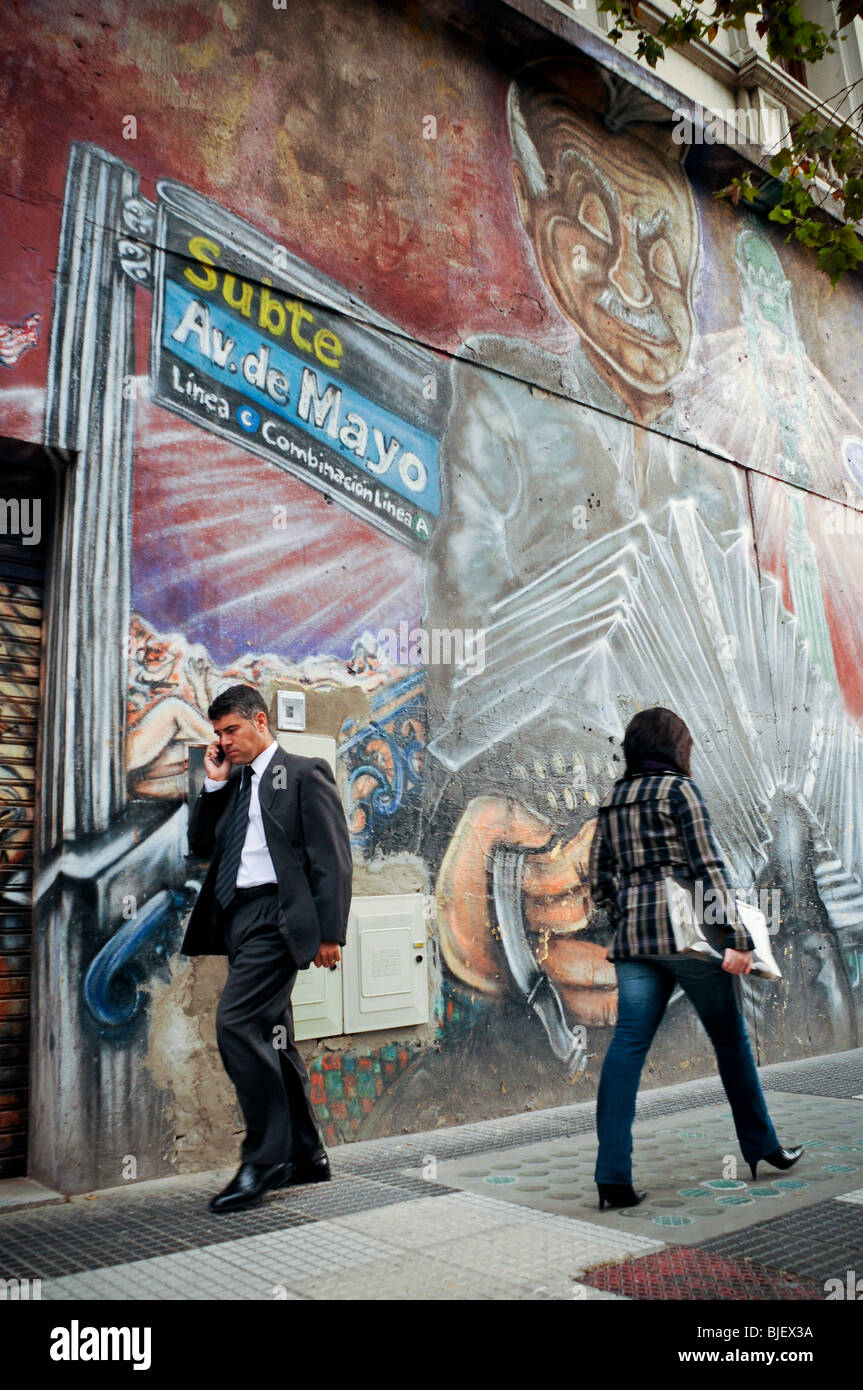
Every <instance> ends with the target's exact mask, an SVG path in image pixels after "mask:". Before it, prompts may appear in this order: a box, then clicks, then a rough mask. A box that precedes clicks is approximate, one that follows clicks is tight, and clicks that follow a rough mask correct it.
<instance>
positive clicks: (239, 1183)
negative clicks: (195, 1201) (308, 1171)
mask: <svg viewBox="0 0 863 1390" xmlns="http://www.w3.org/2000/svg"><path fill="white" fill-rule="evenodd" d="M290 1166H291V1165H290V1164H289V1163H263V1164H261V1163H243V1164H241V1166H240V1168H239V1169H238V1171H237V1172H236V1173H235V1175H234V1176H233V1177H232V1178H231V1181H230V1182H229V1183H228V1186H227V1187H226V1188H225V1189H224V1191H222V1192H220V1193H219V1195H218V1196H217V1197H214V1198H213V1200H212V1201H211V1202H210V1211H218V1212H225V1211H242V1210H243V1208H244V1207H253V1206H255V1205H256V1204H257V1203H258V1202H259V1201H260V1200H261V1198H262V1197H263V1195H264V1193H265V1192H270V1191H271V1190H272V1189H273V1188H275V1187H279V1186H280V1185H281V1182H282V1179H283V1178H284V1176H285V1173H286V1171H287V1170H288V1169H289V1168H290Z"/></svg>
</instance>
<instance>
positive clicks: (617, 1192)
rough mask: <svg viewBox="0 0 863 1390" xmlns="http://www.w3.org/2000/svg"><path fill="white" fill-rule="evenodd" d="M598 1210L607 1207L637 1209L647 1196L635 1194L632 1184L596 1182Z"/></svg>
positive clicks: (642, 1193)
mask: <svg viewBox="0 0 863 1390" xmlns="http://www.w3.org/2000/svg"><path fill="white" fill-rule="evenodd" d="M596 1188H597V1191H598V1193H599V1210H600V1211H604V1210H605V1208H606V1207H607V1206H609V1207H637V1206H638V1204H639V1202H643V1201H644V1199H645V1197H646V1196H647V1193H646V1192H636V1191H635V1189H634V1187H633V1186H632V1183H631V1182H630V1183H626V1182H598V1183H597V1184H596Z"/></svg>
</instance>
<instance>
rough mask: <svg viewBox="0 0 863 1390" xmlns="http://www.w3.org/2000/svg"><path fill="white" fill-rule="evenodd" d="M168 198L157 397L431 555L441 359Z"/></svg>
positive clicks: (162, 236)
mask: <svg viewBox="0 0 863 1390" xmlns="http://www.w3.org/2000/svg"><path fill="white" fill-rule="evenodd" d="M159 192H160V203H159V219H158V228H157V238H156V241H157V247H158V248H159V250H158V252H157V258H156V277H155V312H154V315H153V342H152V379H153V390H154V398H155V399H156V400H157V401H158V403H159V404H160V405H163V406H166V407H167V408H168V409H169V410H173V411H176V412H177V413H178V414H180V415H183V416H185V417H186V418H188V419H191V420H193V421H194V422H195V423H196V424H199V425H202V426H203V427H204V428H205V429H209V430H212V431H214V433H216V434H219V435H221V436H222V437H224V438H227V439H231V440H232V441H233V442H235V443H237V444H240V445H242V447H243V448H245V449H249V450H251V451H252V452H254V453H258V454H262V455H263V456H264V457H266V458H268V459H269V460H271V461H272V462H273V463H275V464H277V465H278V466H279V467H280V468H284V469H286V470H287V471H288V472H290V473H293V474H295V475H296V476H297V477H301V478H303V479H304V481H306V482H308V483H311V484H312V486H314V487H317V488H319V489H320V490H321V491H323V492H325V493H327V494H328V495H329V496H331V497H333V498H334V499H335V500H336V501H338V502H340V503H342V504H343V505H344V506H346V507H347V508H349V510H351V511H354V512H357V513H359V514H360V515H361V516H363V517H365V518H366V519H367V520H369V521H371V522H373V523H374V524H375V525H376V526H378V527H379V528H380V529H382V530H384V531H386V532H387V534H389V535H391V536H395V537H396V538H397V539H399V540H401V541H404V542H405V543H407V544H409V545H413V546H414V547H415V548H417V549H424V548H425V544H426V543H427V541H428V540H429V539H430V537H431V534H432V530H433V527H434V524H435V521H436V519H437V517H438V515H439V512H440V473H439V464H438V450H439V444H440V435H441V433H442V430H443V423H444V419H445V413H444V410H443V407H444V405H445V402H444V401H443V400H442V399H441V396H442V395H443V394H445V391H444V374H443V373H442V372H441V371H440V368H439V367H438V364H437V359H436V358H435V357H434V355H433V354H431V353H428V352H426V351H424V350H423V349H417V346H416V344H412V343H411V344H406V343H405V342H404V340H403V339H402V338H401V336H400V335H399V334H398V330H397V329H395V328H394V326H390V325H388V324H386V323H385V322H384V321H383V320H381V319H380V318H378V317H377V316H375V315H373V314H371V313H370V312H369V311H368V310H367V309H366V307H365V306H363V305H360V304H359V303H358V301H357V300H355V299H351V297H350V296H349V295H348V294H347V292H346V291H345V290H344V289H343V287H342V286H340V285H337V283H336V282H335V281H332V280H330V279H329V278H328V277H326V276H322V275H320V274H319V272H317V271H314V270H313V269H312V268H311V267H309V266H307V265H306V264H305V263H304V262H301V261H299V259H298V258H296V257H294V256H292V255H291V253H289V252H288V251H287V250H286V249H285V248H283V247H280V246H278V245H277V244H276V243H271V242H267V240H266V238H264V237H263V236H262V234H261V233H260V232H259V231H257V229H255V228H253V227H251V226H249V225H248V224H245V223H242V222H241V221H240V220H239V219H238V218H236V217H234V216H233V215H232V214H230V213H228V212H227V210H226V209H223V208H220V207H218V205H217V204H214V203H212V202H210V200H209V199H206V198H203V197H201V196H200V195H198V194H195V193H194V192H192V190H189V189H183V188H182V187H181V186H180V185H176V184H162V185H160V186H159ZM178 195H179V196H178ZM177 203H180V204H181V206H174V205H172V204H177ZM202 214H204V215H203V216H202ZM301 290H302V291H304V292H303V293H301V292H300V291H301ZM360 318H361V319H362V321H359V319H360ZM375 320H377V321H375ZM388 330H389V331H388Z"/></svg>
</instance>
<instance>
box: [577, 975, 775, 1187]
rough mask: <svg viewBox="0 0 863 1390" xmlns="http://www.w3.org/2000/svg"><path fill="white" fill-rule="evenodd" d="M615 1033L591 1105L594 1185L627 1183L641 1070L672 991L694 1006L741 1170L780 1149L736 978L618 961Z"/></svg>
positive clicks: (630, 1173)
mask: <svg viewBox="0 0 863 1390" xmlns="http://www.w3.org/2000/svg"><path fill="white" fill-rule="evenodd" d="M614 967H615V970H616V972H617V989H618V996H617V998H618V1004H617V1027H616V1028H615V1030H614V1037H613V1038H612V1040H611V1045H610V1047H609V1049H608V1051H607V1052H606V1054H605V1060H604V1062H603V1064H602V1075H601V1077H600V1079H599V1092H598V1094H597V1097H596V1131H597V1135H598V1136H599V1153H598V1154H597V1158H596V1170H595V1173H594V1178H595V1181H596V1182H601V1183H631V1182H632V1122H633V1119H634V1118H635V1097H636V1094H637V1092H638V1082H639V1079H640V1077H641V1068H642V1066H643V1065H644V1059H645V1057H646V1056H647V1053H648V1049H649V1048H650V1044H651V1043H652V1042H653V1038H654V1035H655V1033H656V1030H657V1028H658V1027H659V1024H660V1022H661V1020H662V1015H663V1014H664V1012H665V1006H666V1004H667V1003H668V1000H669V998H670V997H671V993H672V991H673V989H674V986H675V984H679V985H680V986H681V988H682V989H683V990H684V991H685V993H686V994H687V996H688V998H689V999H690V1000H691V1001H692V1004H693V1005H694V1007H695V1011H696V1013H697V1014H698V1017H699V1018H700V1019H701V1022H702V1023H703V1024H704V1027H705V1029H706V1031H707V1036H708V1037H709V1038H710V1041H711V1042H712V1043H713V1050H714V1052H715V1053H716V1061H717V1063H718V1066H719V1075H720V1077H721V1078H722V1084H723V1086H724V1087H725V1094H726V1095H727V1097H728V1101H729V1104H730V1106H731V1110H732V1114H733V1115H734V1128H735V1129H736V1130H737V1138H738V1140H739V1141H740V1147H741V1149H742V1151H743V1157H744V1159H745V1160H746V1162H747V1163H754V1162H755V1161H756V1159H759V1158H763V1157H764V1156H765V1155H766V1154H769V1153H772V1152H773V1150H774V1149H777V1148H778V1147H779V1140H778V1138H777V1137H776V1131H775V1129H774V1128H773V1124H772V1122H771V1120H770V1116H769V1115H768V1113H767V1106H766V1104H765V1101H764V1095H763V1092H762V1090H761V1083H760V1081H759V1080H758V1072H757V1071H756V1069H755V1059H754V1057H753V1056H752V1049H751V1047H750V1045H749V1035H748V1033H747V1031H746V1024H745V1023H744V1021H743V1017H742V1015H741V1013H740V1009H739V1008H738V1005H737V995H736V992H735V987H734V977H733V976H732V975H729V973H728V971H727V970H723V969H722V967H721V965H720V964H719V962H718V961H717V962H714V961H711V960H703V961H702V960H696V959H692V960H689V959H687V960H669V961H667V962H666V961H662V962H659V961H656V960H638V959H631V960H618V961H615V962H614Z"/></svg>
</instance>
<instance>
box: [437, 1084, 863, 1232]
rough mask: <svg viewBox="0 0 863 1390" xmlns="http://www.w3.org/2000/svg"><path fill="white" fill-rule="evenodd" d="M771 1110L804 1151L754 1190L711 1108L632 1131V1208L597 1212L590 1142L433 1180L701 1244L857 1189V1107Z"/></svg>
mask: <svg viewBox="0 0 863 1390" xmlns="http://www.w3.org/2000/svg"><path fill="white" fill-rule="evenodd" d="M770 1106H771V1113H772V1115H773V1118H774V1121H775V1123H776V1125H777V1128H778V1130H779V1132H780V1134H782V1135H784V1136H785V1137H786V1139H787V1140H788V1141H790V1140H792V1139H793V1141H794V1142H795V1143H796V1142H800V1143H803V1144H805V1145H807V1150H808V1151H807V1153H806V1154H805V1155H804V1157H803V1158H802V1159H801V1160H800V1162H799V1163H798V1164H797V1165H796V1167H795V1168H794V1169H793V1171H792V1172H788V1173H783V1172H780V1171H777V1170H775V1169H771V1168H768V1167H765V1166H764V1165H762V1166H761V1167H760V1169H759V1176H758V1180H757V1181H756V1182H755V1183H753V1182H752V1181H751V1178H750V1174H749V1169H748V1167H747V1166H746V1165H745V1164H744V1163H743V1162H742V1160H741V1159H740V1157H739V1148H738V1146H737V1140H736V1136H735V1134H734V1129H733V1123H732V1121H731V1118H730V1112H729V1111H726V1110H719V1109H718V1108H717V1107H715V1106H713V1107H703V1108H702V1109H701V1110H692V1111H688V1112H686V1114H685V1115H679V1114H678V1115H675V1116H666V1117H663V1118H661V1119H659V1120H654V1121H637V1122H636V1125H635V1127H634V1141H635V1143H634V1173H635V1185H636V1187H641V1188H645V1189H646V1190H647V1192H648V1200H646V1201H645V1202H643V1203H642V1204H641V1205H640V1206H637V1207H632V1208H629V1209H625V1210H620V1211H611V1210H609V1209H606V1210H605V1211H604V1212H602V1213H600V1212H599V1210H598V1199H597V1192H596V1187H595V1184H594V1182H593V1172H594V1165H595V1159H596V1139H595V1136H594V1135H590V1136H581V1137H572V1138H569V1139H564V1140H553V1141H551V1142H550V1143H548V1144H540V1145H537V1144H533V1145H523V1146H519V1147H517V1148H513V1149H510V1150H504V1151H495V1152H493V1153H484V1154H476V1155H473V1156H472V1157H471V1158H462V1159H458V1160H451V1161H448V1162H443V1163H440V1164H438V1166H437V1172H436V1176H437V1180H438V1182H441V1183H444V1184H447V1185H449V1186H451V1187H454V1188H460V1189H463V1190H466V1191H472V1192H477V1193H484V1194H485V1195H487V1196H489V1197H493V1198H495V1199H498V1200H501V1202H502V1203H506V1204H507V1205H513V1204H517V1205H524V1206H526V1207H532V1208H537V1209H539V1210H542V1211H547V1212H553V1213H554V1214H556V1215H560V1216H565V1217H570V1218H575V1219H577V1220H580V1221H588V1222H591V1223H597V1224H599V1225H601V1226H602V1227H604V1228H606V1229H608V1228H609V1227H610V1228H612V1229H616V1230H619V1231H622V1230H627V1229H629V1230H637V1231H638V1232H639V1233H640V1234H641V1235H645V1236H647V1235H650V1236H654V1237H657V1238H659V1239H661V1240H663V1241H670V1242H675V1243H678V1244H690V1243H693V1242H697V1243H698V1244H699V1245H700V1244H702V1243H703V1242H704V1240H705V1239H706V1238H708V1237H710V1236H712V1234H713V1233H714V1232H716V1233H717V1234H719V1233H720V1232H724V1231H730V1230H738V1229H740V1228H741V1227H743V1226H748V1225H751V1224H753V1223H755V1222H758V1221H761V1220H762V1219H763V1217H764V1215H765V1214H766V1209H767V1208H768V1207H769V1208H770V1209H771V1214H772V1211H773V1210H775V1211H776V1213H777V1214H779V1213H780V1212H783V1211H787V1210H788V1208H789V1206H791V1205H794V1206H798V1205H812V1204H814V1203H818V1202H820V1201H822V1200H823V1199H824V1198H825V1197H828V1196H831V1197H832V1196H836V1195H839V1194H840V1193H841V1192H842V1190H843V1188H844V1189H846V1190H849V1191H850V1190H854V1189H855V1187H856V1186H858V1185H859V1182H860V1178H861V1175H863V1114H861V1113H860V1110H859V1109H858V1107H857V1105H856V1102H853V1101H842V1100H835V1099H826V1100H825V1099H818V1098H815V1097H810V1096H802V1095H801V1096H798V1095H787V1094H784V1093H775V1094H773V1095H772V1096H771V1102H770ZM729 1155H731V1156H733V1157H735V1158H736V1159H737V1170H736V1176H734V1177H731V1176H729V1177H725V1176H724V1174H725V1172H726V1171H727V1157H728V1156H729ZM744 1175H745V1176H744Z"/></svg>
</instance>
